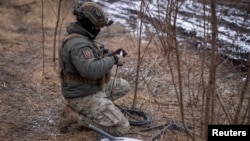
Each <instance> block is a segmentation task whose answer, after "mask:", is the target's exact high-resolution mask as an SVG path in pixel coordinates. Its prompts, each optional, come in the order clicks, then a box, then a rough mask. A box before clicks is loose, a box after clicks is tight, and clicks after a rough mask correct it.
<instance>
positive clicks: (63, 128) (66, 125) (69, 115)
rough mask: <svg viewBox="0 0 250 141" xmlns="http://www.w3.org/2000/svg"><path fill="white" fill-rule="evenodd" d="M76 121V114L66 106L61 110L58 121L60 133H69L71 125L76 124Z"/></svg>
mask: <svg viewBox="0 0 250 141" xmlns="http://www.w3.org/2000/svg"><path fill="white" fill-rule="evenodd" d="M78 119H79V114H78V112H76V111H74V110H73V109H72V108H71V107H70V106H68V105H66V106H65V107H64V108H63V110H62V114H61V118H60V120H59V129H60V132H62V133H66V132H69V129H70V127H71V125H72V124H74V123H77V122H78Z"/></svg>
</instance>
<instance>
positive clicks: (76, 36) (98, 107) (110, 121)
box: [59, 23, 130, 136]
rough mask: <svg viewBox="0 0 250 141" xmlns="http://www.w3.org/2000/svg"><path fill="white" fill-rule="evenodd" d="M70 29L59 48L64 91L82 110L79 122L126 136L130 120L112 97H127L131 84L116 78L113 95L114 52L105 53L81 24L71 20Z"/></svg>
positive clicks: (70, 104)
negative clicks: (112, 70) (112, 71)
mask: <svg viewBox="0 0 250 141" xmlns="http://www.w3.org/2000/svg"><path fill="white" fill-rule="evenodd" d="M67 32H68V34H69V35H68V36H67V37H66V38H65V40H64V42H63V45H62V47H61V48H60V49H59V62H60V68H61V69H60V78H61V90H62V94H63V96H64V97H65V99H66V100H67V102H68V105H69V106H70V107H71V108H72V109H73V110H74V111H76V112H78V113H79V115H80V116H79V118H78V124H79V125H81V126H85V127H88V126H89V124H92V125H94V126H96V127H99V128H101V129H103V130H104V131H107V132H109V133H111V134H113V135H116V136H122V135H124V134H125V133H127V131H128V130H129V128H130V125H129V122H128V120H127V119H126V118H125V117H124V115H123V114H122V113H121V111H120V110H119V109H118V108H117V107H116V106H115V105H114V103H113V102H112V100H116V99H118V98H120V97H122V96H124V95H125V94H126V93H127V92H128V91H129V90H130V86H129V83H128V82H127V81H125V80H123V79H120V78H116V81H115V84H114V87H113V92H112V95H111V87H112V86H111V85H112V84H113V81H112V79H111V80H110V71H111V69H112V68H113V66H114V65H115V59H114V57H113V56H112V53H110V52H106V53H105V51H104V48H103V47H101V46H98V45H97V44H96V43H95V42H94V41H93V38H92V37H93V35H91V33H89V32H88V31H86V30H85V29H84V28H83V27H81V26H80V25H79V24H78V23H71V24H70V25H69V26H68V27H67Z"/></svg>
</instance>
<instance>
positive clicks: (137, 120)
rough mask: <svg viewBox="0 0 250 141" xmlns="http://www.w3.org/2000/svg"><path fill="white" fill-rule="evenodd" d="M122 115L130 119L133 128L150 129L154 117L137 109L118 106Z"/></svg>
mask: <svg viewBox="0 0 250 141" xmlns="http://www.w3.org/2000/svg"><path fill="white" fill-rule="evenodd" d="M116 106H117V107H118V108H119V109H120V111H121V112H122V113H124V115H125V116H126V117H128V119H129V123H130V125H132V126H143V127H149V126H150V125H151V124H152V117H151V116H150V115H149V114H148V113H146V112H144V111H142V110H139V109H138V108H136V107H133V108H126V107H122V106H119V105H116Z"/></svg>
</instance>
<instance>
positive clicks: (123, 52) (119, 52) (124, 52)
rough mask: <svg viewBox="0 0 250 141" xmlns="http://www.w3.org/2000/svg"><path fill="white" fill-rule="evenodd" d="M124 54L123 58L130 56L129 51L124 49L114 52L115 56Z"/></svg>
mask: <svg viewBox="0 0 250 141" xmlns="http://www.w3.org/2000/svg"><path fill="white" fill-rule="evenodd" d="M121 52H122V57H125V56H127V55H128V53H127V51H125V50H124V49H123V48H118V49H117V50H115V51H114V52H113V55H119V54H121Z"/></svg>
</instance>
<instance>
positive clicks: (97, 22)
mask: <svg viewBox="0 0 250 141" xmlns="http://www.w3.org/2000/svg"><path fill="white" fill-rule="evenodd" d="M74 15H76V16H77V18H78V19H82V18H87V19H89V20H90V22H91V23H92V24H93V25H94V26H96V27H99V28H101V27H103V26H106V25H107V23H108V18H107V15H106V14H105V12H104V10H103V9H102V7H101V6H100V5H98V4H97V3H95V2H84V3H83V4H82V5H81V6H79V7H78V8H77V9H75V11H74Z"/></svg>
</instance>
